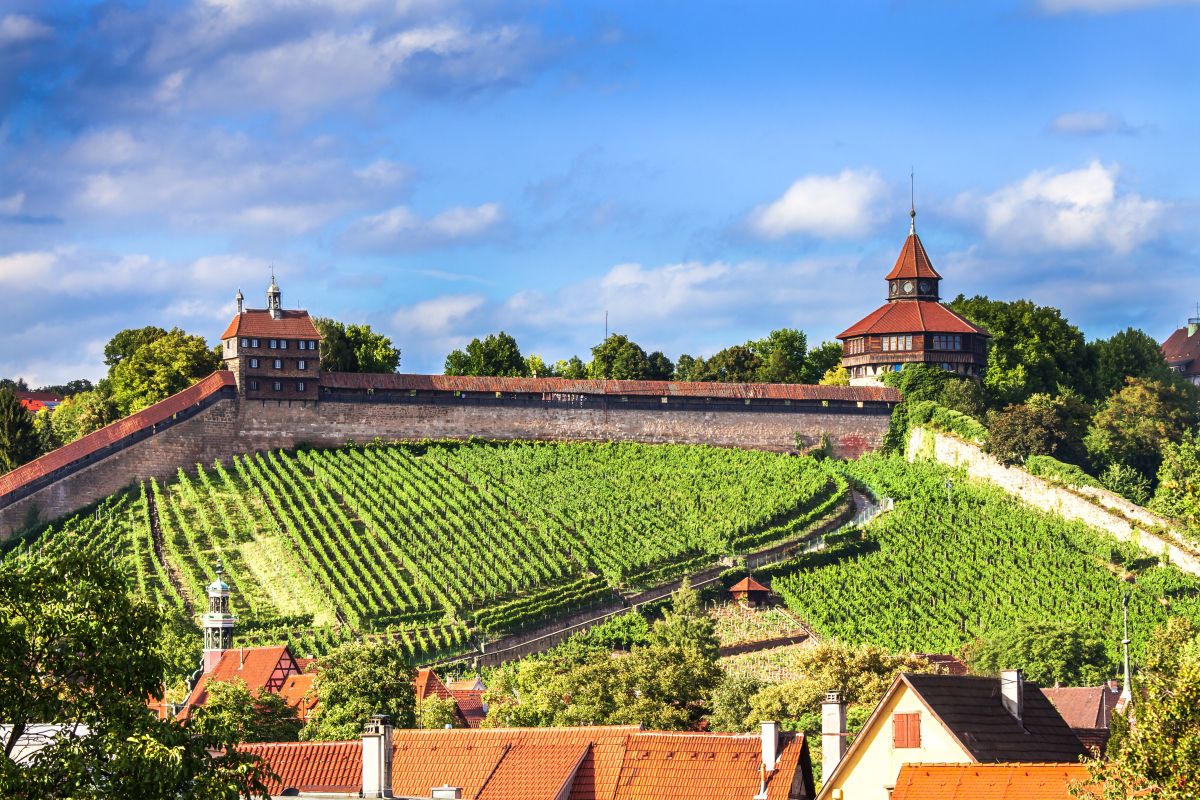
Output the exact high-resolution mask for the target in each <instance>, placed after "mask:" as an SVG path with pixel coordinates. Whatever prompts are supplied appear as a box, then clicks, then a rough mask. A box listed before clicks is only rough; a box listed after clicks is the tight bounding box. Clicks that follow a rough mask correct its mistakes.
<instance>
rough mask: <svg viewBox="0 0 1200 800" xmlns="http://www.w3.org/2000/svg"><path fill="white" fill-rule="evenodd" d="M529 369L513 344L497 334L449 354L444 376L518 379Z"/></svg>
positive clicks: (519, 350) (472, 342) (517, 347)
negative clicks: (482, 376) (485, 376)
mask: <svg viewBox="0 0 1200 800" xmlns="http://www.w3.org/2000/svg"><path fill="white" fill-rule="evenodd" d="M539 361H540V359H539ZM529 369H530V366H529V364H528V363H527V362H526V361H525V358H524V357H523V356H522V355H521V348H520V347H519V346H518V345H517V340H516V339H514V338H513V337H512V336H510V335H508V334H507V333H505V332H504V331H500V332H499V333H492V334H488V335H487V336H485V337H484V338H483V339H478V338H476V339H472V340H471V341H470V343H469V344H468V345H467V346H466V349H465V350H454V351H452V352H451V353H450V354H449V355H447V356H446V366H445V373H446V374H447V375H487V376H496V377H507V378H521V377H525V376H528V375H529Z"/></svg>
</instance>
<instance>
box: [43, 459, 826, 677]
mask: <svg viewBox="0 0 1200 800" xmlns="http://www.w3.org/2000/svg"><path fill="white" fill-rule="evenodd" d="M846 493H847V487H846V482H845V480H844V479H843V478H842V477H840V476H838V475H836V474H833V473H831V472H830V471H829V470H827V469H826V468H824V467H822V465H820V464H818V463H817V462H816V461H813V460H811V459H808V458H795V457H788V456H781V455H775V454H769V453H763V452H756V451H743V450H727V449H719V448H711V447H703V446H685V445H641V444H594V445H591V444H544V443H543V444H534V443H485V442H469V443H462V442H458V443H455V442H434V443H422V444H395V445H380V446H367V447H356V446H348V447H344V448H339V449H329V450H299V451H295V452H286V451H272V452H267V453H258V454H254V455H251V456H246V457H239V458H236V459H234V460H233V461H232V462H230V463H224V464H222V463H217V464H214V465H212V466H210V467H203V466H200V465H197V467H196V469H195V470H194V471H193V472H191V473H188V472H184V471H182V470H181V471H180V472H179V474H178V475H177V476H176V477H175V478H174V479H173V480H171V481H168V482H165V483H160V482H157V481H154V480H150V481H147V482H145V483H143V484H141V485H139V486H137V487H135V488H133V489H131V490H130V491H127V492H125V493H123V494H120V495H115V496H113V497H110V498H108V499H107V500H106V501H104V502H103V503H101V504H100V505H99V506H98V507H97V508H95V509H94V510H93V511H90V512H88V513H86V514H81V515H78V516H75V517H73V518H70V519H68V520H66V521H64V522H62V523H60V524H57V525H55V526H53V527H52V528H50V529H48V530H46V531H45V532H44V533H42V535H41V536H40V537H38V538H37V539H36V540H35V543H34V544H32V545H27V546H29V547H32V548H41V549H43V550H46V551H53V550H54V549H56V548H64V547H73V548H85V549H87V550H89V551H91V552H95V553H99V554H104V555H105V556H107V557H111V558H114V559H119V560H121V561H123V562H124V563H125V564H126V565H127V567H128V570H129V572H130V576H131V582H132V583H133V584H134V586H135V588H136V589H137V590H138V591H139V592H141V593H142V594H144V595H145V596H147V597H150V598H152V599H154V600H155V601H157V602H158V603H159V604H161V605H166V606H169V607H174V608H176V609H178V610H179V611H180V612H181V613H183V614H184V615H186V616H189V617H191V616H194V615H195V614H198V613H201V612H203V611H204V609H205V607H206V603H207V601H206V598H205V593H204V587H205V585H206V584H207V583H208V582H209V581H210V580H211V579H212V569H213V566H214V565H215V564H216V562H217V561H220V562H221V563H222V565H223V566H224V570H225V580H226V582H228V583H229V584H230V585H231V587H232V591H233V598H232V602H233V606H234V613H236V614H237V616H238V618H239V622H238V626H237V642H238V644H243V645H252V644H265V643H277V642H280V641H285V640H286V641H289V642H291V643H292V644H293V645H294V646H295V648H296V649H297V651H298V652H301V653H321V652H324V651H326V650H328V649H329V648H330V647H331V646H333V645H335V644H336V643H338V642H340V641H343V640H345V639H348V638H351V637H353V636H356V635H362V634H372V633H376V634H385V635H388V636H391V637H392V638H394V639H395V640H396V641H397V642H398V643H399V644H400V646H401V647H403V648H404V649H405V651H406V653H408V655H409V656H410V658H412V659H413V660H414V661H417V660H422V659H426V658H429V657H431V656H432V655H434V654H442V655H444V654H449V653H454V652H456V651H458V652H461V651H463V650H465V649H467V648H468V647H469V646H470V641H471V639H472V637H474V636H480V635H482V636H490V635H493V634H499V633H502V632H504V631H508V630H513V629H515V628H519V627H521V626H524V625H527V624H530V623H531V622H533V621H536V620H539V619H545V618H547V617H551V616H555V615H560V614H565V613H568V612H572V611H577V610H579V609H582V608H586V607H589V606H593V605H600V604H604V603H611V602H613V601H614V599H616V597H615V593H617V592H618V591H620V590H624V589H636V588H639V587H645V586H650V585H654V584H657V583H662V582H665V581H667V580H671V579H673V578H675V577H678V576H679V575H680V574H682V573H684V572H686V571H691V570H693V569H697V568H699V567H701V566H707V565H710V564H713V563H715V562H716V561H717V560H718V559H719V558H721V557H723V556H726V555H732V554H734V553H739V552H745V551H747V550H753V549H757V548H761V547H765V546H768V545H770V544H773V543H776V542H779V541H782V540H785V539H787V538H789V537H793V536H796V535H798V534H799V533H800V532H802V531H803V530H804V529H805V528H806V527H809V526H810V525H812V524H813V523H814V522H816V521H818V520H820V519H822V518H823V517H825V516H828V515H830V514H831V513H832V512H833V511H835V510H836V509H837V508H838V507H839V506H840V505H841V504H842V503H843V502H844V501H845V498H846Z"/></svg>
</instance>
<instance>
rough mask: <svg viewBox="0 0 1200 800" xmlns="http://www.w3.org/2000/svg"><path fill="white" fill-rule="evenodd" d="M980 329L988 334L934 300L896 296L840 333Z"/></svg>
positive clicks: (975, 331) (938, 331) (984, 333)
mask: <svg viewBox="0 0 1200 800" xmlns="http://www.w3.org/2000/svg"><path fill="white" fill-rule="evenodd" d="M925 332H929V333H977V334H980V335H983V336H987V335H989V334H988V332H987V331H985V330H984V329H983V328H980V327H979V326H978V325H973V324H972V323H970V322H968V321H967V320H966V319H965V318H964V317H962V316H960V315H958V314H956V313H954V312H953V311H951V310H950V309H948V308H946V307H945V306H944V305H942V304H941V303H935V302H933V301H932V300H894V301H892V302H890V303H886V304H884V305H882V306H880V307H879V308H877V309H875V310H874V311H872V312H871V313H870V314H868V315H867V316H865V317H863V318H862V319H860V320H859V321H858V322H856V323H854V324H853V325H851V326H850V327H849V328H847V329H846V330H844V331H842V332H841V333H839V334H838V335H837V338H839V339H845V338H846V337H848V336H863V335H866V334H881V333H925Z"/></svg>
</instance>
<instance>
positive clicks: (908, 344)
mask: <svg viewBox="0 0 1200 800" xmlns="http://www.w3.org/2000/svg"><path fill="white" fill-rule="evenodd" d="M883 350H884V352H885V353H886V352H891V351H893V350H912V336H911V335H905V336H884V337H883Z"/></svg>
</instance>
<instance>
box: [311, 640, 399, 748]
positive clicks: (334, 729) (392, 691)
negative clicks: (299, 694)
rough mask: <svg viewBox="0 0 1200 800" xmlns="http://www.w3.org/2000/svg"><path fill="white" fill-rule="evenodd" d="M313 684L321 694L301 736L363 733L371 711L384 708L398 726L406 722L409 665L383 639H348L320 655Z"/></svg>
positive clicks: (337, 738)
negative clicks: (348, 641)
mask: <svg viewBox="0 0 1200 800" xmlns="http://www.w3.org/2000/svg"><path fill="white" fill-rule="evenodd" d="M313 690H314V691H315V692H316V694H317V696H318V697H320V698H321V703H320V705H319V706H317V709H316V712H315V716H313V717H312V718H311V719H310V720H309V722H308V724H307V725H305V726H304V729H303V730H302V731H301V738H304V739H307V740H316V741H345V740H347V739H357V738H358V737H360V736H361V735H362V729H363V726H364V725H366V724H367V721H368V720H370V718H371V716H372V715H374V714H387V715H389V716H390V717H391V718H392V722H393V724H395V725H396V726H397V727H399V728H411V727H413V725H414V724H415V723H416V717H415V715H414V705H415V698H414V695H413V670H412V669H411V668H410V667H409V666H408V665H407V664H406V663H405V659H404V654H403V653H401V652H400V650H399V649H397V648H395V647H392V646H391V645H390V644H389V643H387V642H380V641H376V642H351V643H347V644H345V645H342V646H341V647H339V648H338V649H336V650H334V651H333V652H332V653H330V654H329V655H327V656H325V657H324V658H322V659H321V662H320V665H319V666H318V668H317V677H316V680H315V681H313Z"/></svg>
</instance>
